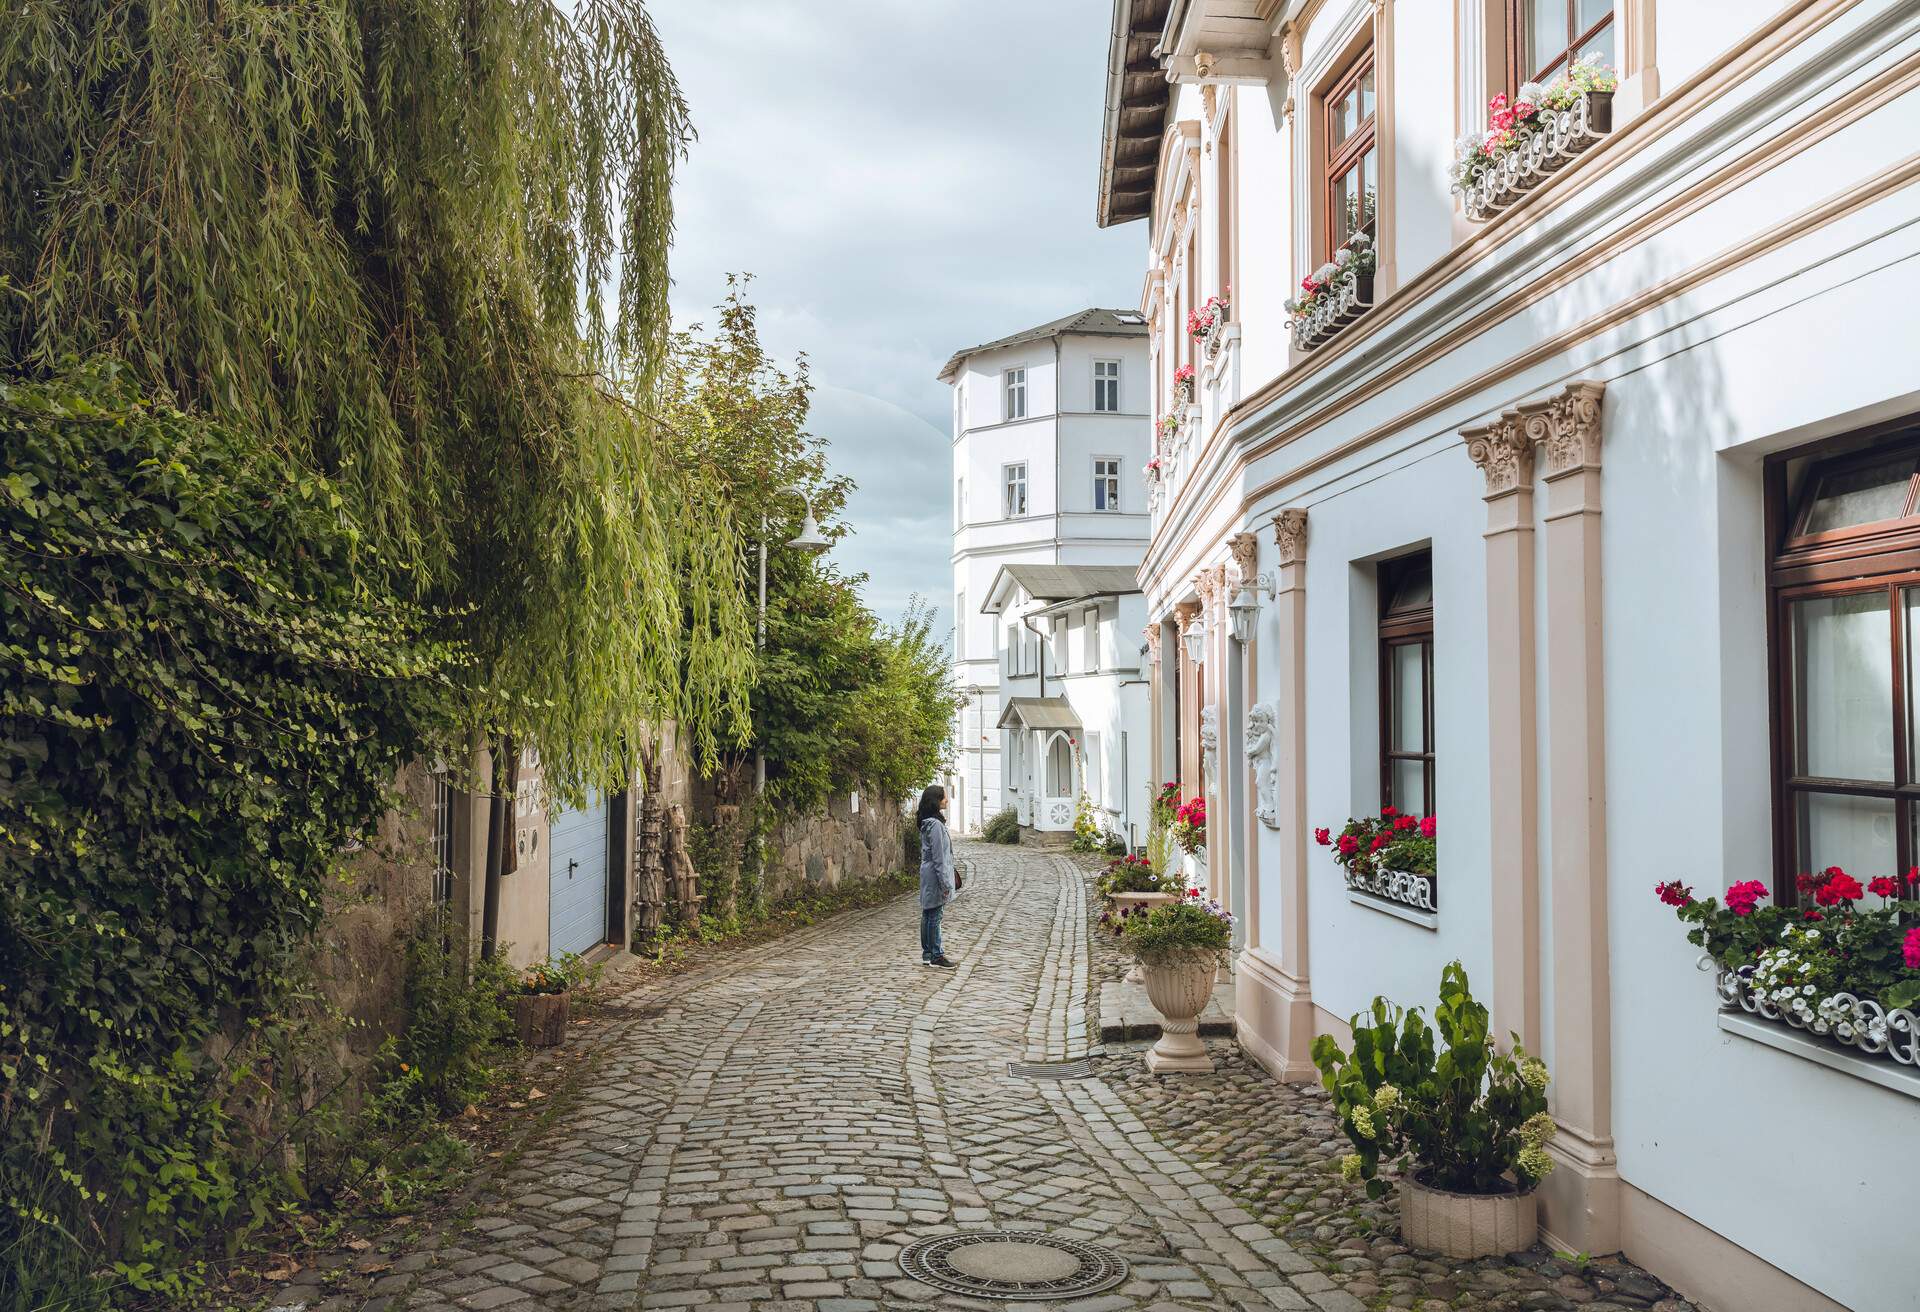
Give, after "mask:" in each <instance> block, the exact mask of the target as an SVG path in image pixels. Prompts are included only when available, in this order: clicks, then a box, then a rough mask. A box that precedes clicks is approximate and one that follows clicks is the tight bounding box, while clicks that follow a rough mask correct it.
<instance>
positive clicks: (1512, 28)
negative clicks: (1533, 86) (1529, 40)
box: [1505, 0, 1621, 96]
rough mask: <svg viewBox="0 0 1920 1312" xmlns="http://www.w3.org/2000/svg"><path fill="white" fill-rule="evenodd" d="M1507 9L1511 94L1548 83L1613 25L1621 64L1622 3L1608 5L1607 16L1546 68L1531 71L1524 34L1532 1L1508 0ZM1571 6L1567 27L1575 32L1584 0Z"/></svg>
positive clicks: (1618, 0) (1576, 0)
mask: <svg viewBox="0 0 1920 1312" xmlns="http://www.w3.org/2000/svg"><path fill="white" fill-rule="evenodd" d="M1505 3H1506V11H1507V94H1508V95H1509V96H1512V95H1515V94H1517V93H1518V92H1519V90H1520V88H1521V87H1522V86H1524V85H1526V84H1527V83H1528V82H1542V83H1544V82H1545V81H1546V80H1547V79H1548V78H1549V77H1552V76H1554V75H1555V72H1556V71H1557V70H1559V69H1561V68H1562V67H1563V66H1567V67H1570V66H1571V64H1572V58H1573V52H1574V51H1576V50H1578V49H1580V48H1581V47H1582V46H1584V45H1586V44H1588V43H1589V42H1590V41H1592V40H1593V39H1594V38H1595V37H1597V36H1599V35H1600V33H1601V32H1602V31H1603V30H1604V29H1605V28H1606V27H1607V26H1608V25H1609V24H1613V25H1614V29H1613V35H1614V51H1615V56H1616V58H1615V62H1616V63H1618V62H1619V61H1618V54H1619V38H1620V27H1619V26H1618V24H1619V19H1620V3H1621V0H1613V3H1612V4H1610V5H1609V6H1608V7H1607V16H1606V17H1605V18H1603V19H1601V20H1600V21H1599V22H1597V23H1595V24H1594V25H1593V26H1592V27H1590V28H1588V29H1587V30H1586V31H1584V32H1580V33H1577V34H1575V36H1574V38H1573V40H1572V41H1571V42H1570V43H1569V44H1568V45H1566V46H1565V47H1563V48H1562V49H1561V51H1560V53H1559V54H1558V55H1556V56H1554V59H1553V62H1552V63H1550V64H1548V65H1547V66H1546V67H1545V68H1542V69H1535V70H1532V71H1531V72H1529V71H1528V70H1527V67H1526V63H1527V52H1526V42H1525V40H1524V39H1523V36H1522V34H1523V33H1524V31H1525V29H1526V18H1527V15H1526V10H1527V8H1528V0H1505ZM1565 3H1566V6H1567V30H1568V31H1569V32H1572V31H1573V25H1574V24H1575V23H1577V22H1579V21H1580V0H1565Z"/></svg>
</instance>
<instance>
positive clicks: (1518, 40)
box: [1507, 0, 1615, 91]
mask: <svg viewBox="0 0 1920 1312" xmlns="http://www.w3.org/2000/svg"><path fill="white" fill-rule="evenodd" d="M1507 32H1508V46H1507V50H1508V69H1509V77H1510V78H1511V84H1510V85H1509V87H1508V90H1509V91H1517V90H1519V88H1520V86H1521V84H1522V83H1525V82H1545V81H1547V80H1548V79H1549V78H1553V77H1558V76H1559V75H1560V74H1561V73H1564V72H1566V70H1567V68H1568V67H1569V66H1570V65H1572V64H1574V63H1577V62H1578V61H1579V60H1581V59H1583V58H1585V57H1586V56H1588V55H1595V54H1597V55H1599V56H1600V58H1602V59H1603V60H1605V61H1606V62H1607V63H1608V64H1610V65H1611V64H1614V63H1615V60H1614V54H1613V39H1614V21H1613V0H1507Z"/></svg>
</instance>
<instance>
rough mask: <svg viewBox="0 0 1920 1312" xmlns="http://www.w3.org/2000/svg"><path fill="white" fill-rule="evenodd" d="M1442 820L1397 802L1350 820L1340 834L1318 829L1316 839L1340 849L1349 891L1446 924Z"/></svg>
mask: <svg viewBox="0 0 1920 1312" xmlns="http://www.w3.org/2000/svg"><path fill="white" fill-rule="evenodd" d="M1438 834H1439V821H1438V818H1437V817H1435V816H1430V815H1428V816H1418V815H1409V814H1407V813H1405V812H1402V811H1399V810H1397V809H1395V808H1394V807H1391V806H1383V807H1381V808H1380V814H1379V815H1377V816H1371V815H1369V816H1359V817H1356V818H1355V819H1352V820H1349V821H1347V823H1346V827H1345V828H1343V829H1342V830H1341V831H1340V833H1339V834H1338V835H1337V836H1336V835H1335V834H1334V833H1333V832H1332V831H1331V830H1328V829H1316V830H1314V831H1313V841H1314V842H1316V843H1318V844H1320V846H1322V847H1331V848H1333V849H1334V852H1333V859H1334V862H1335V863H1336V864H1337V865H1339V867H1340V869H1341V870H1342V871H1344V872H1345V873H1346V877H1347V896H1348V897H1349V898H1350V899H1351V900H1352V901H1354V902H1356V903H1358V904H1360V905H1361V906H1371V907H1374V908H1375V909H1377V910H1380V911H1385V912H1387V913H1388V914H1390V915H1394V916H1398V917H1399V918H1400V919H1402V920H1409V921H1412V922H1413V923H1414V924H1416V925H1423V926H1425V927H1426V928H1428V929H1437V928H1439V925H1440V914H1439V913H1440V876H1439V871H1438V855H1439V839H1438Z"/></svg>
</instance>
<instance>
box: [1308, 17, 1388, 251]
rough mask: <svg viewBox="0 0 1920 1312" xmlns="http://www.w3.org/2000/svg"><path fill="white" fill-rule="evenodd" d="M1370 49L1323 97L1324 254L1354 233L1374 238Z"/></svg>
mask: <svg viewBox="0 0 1920 1312" xmlns="http://www.w3.org/2000/svg"><path fill="white" fill-rule="evenodd" d="M1374 100H1375V96H1374V85H1373V51H1371V50H1368V51H1367V52H1366V53H1365V54H1363V55H1361V56H1360V57H1359V58H1358V59H1356V60H1355V61H1354V62H1353V64H1352V65H1351V66H1350V67H1349V68H1348V69H1347V70H1346V71H1345V72H1343V73H1342V74H1341V75H1340V77H1339V79H1338V80H1337V81H1336V82H1334V84H1333V88H1332V90H1330V91H1328V92H1327V94H1326V97H1325V99H1324V100H1323V101H1322V105H1323V108H1324V110H1325V114H1326V123H1325V132H1326V142H1327V186H1326V206H1327V248H1326V255H1327V256H1328V257H1329V258H1331V257H1332V255H1333V252H1334V251H1336V250H1338V249H1339V248H1340V247H1342V246H1344V245H1346V243H1347V238H1349V237H1351V236H1353V234H1354V233H1356V232H1365V233H1366V234H1367V235H1368V236H1369V237H1372V236H1375V235H1376V234H1375V232H1374V222H1373V220H1374V212H1375V208H1376V204H1377V201H1378V193H1379V188H1380V159H1379V155H1378V154H1377V153H1376V152H1375V150H1374V134H1373V128H1374Z"/></svg>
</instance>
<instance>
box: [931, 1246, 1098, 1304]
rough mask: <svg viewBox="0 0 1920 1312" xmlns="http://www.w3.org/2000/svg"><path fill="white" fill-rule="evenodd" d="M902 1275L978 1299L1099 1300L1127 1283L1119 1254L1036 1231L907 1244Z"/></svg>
mask: <svg viewBox="0 0 1920 1312" xmlns="http://www.w3.org/2000/svg"><path fill="white" fill-rule="evenodd" d="M900 1269H901V1270H902V1271H904V1272H906V1273H907V1274H908V1275H909V1276H911V1277H913V1278H914V1279H915V1280H918V1281H919V1282H920V1283H921V1284H923V1285H932V1286H933V1287H934V1288H935V1289H943V1290H945V1291H946V1292H947V1293H949V1294H971V1295H973V1296H974V1297H976V1298H1002V1299H1054V1298H1064V1297H1068V1296H1071V1295H1079V1294H1097V1293H1099V1292H1100V1291H1101V1290H1103V1289H1112V1288H1113V1287H1114V1286H1115V1285H1117V1284H1119V1283H1120V1282H1121V1281H1123V1280H1125V1279H1126V1278H1127V1263H1126V1260H1125V1259H1124V1258H1122V1257H1120V1255H1119V1254H1117V1253H1113V1252H1110V1251H1108V1250H1107V1249H1104V1248H1100V1247H1097V1246H1095V1245H1093V1244H1083V1243H1080V1242H1078V1241H1076V1240H1072V1239H1060V1238H1057V1237H1056V1236H1053V1235H1050V1234H1045V1233H1042V1232H1041V1231H1038V1230H984V1231H977V1232H975V1233H973V1234H964V1235H940V1236H938V1237H936V1238H933V1239H921V1240H918V1241H916V1242H914V1243H911V1244H908V1245H907V1246H906V1248H905V1249H903V1250H902V1251H901V1253H900Z"/></svg>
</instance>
